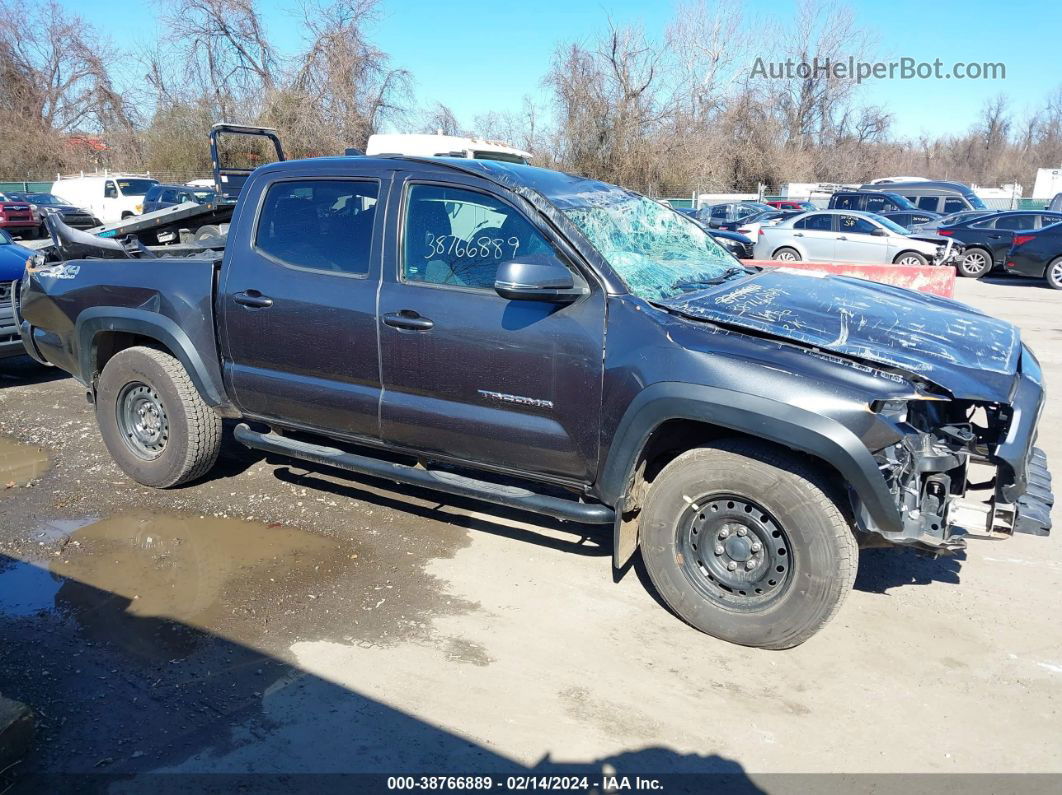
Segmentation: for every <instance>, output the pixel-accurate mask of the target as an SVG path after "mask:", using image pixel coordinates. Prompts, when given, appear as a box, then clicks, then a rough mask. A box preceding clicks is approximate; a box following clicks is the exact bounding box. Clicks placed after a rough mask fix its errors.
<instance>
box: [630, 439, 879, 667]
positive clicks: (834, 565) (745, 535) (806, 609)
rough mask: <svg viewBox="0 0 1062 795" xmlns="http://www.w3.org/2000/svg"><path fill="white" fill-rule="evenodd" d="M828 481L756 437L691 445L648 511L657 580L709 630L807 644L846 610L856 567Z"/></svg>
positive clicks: (644, 537) (768, 642) (727, 636)
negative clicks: (698, 446)
mask: <svg viewBox="0 0 1062 795" xmlns="http://www.w3.org/2000/svg"><path fill="white" fill-rule="evenodd" d="M831 491H832V489H831V488H830V485H829V484H828V483H827V482H826V481H825V480H824V478H823V476H822V475H821V474H820V473H819V472H817V471H815V470H812V469H810V468H808V467H806V466H805V465H804V464H803V463H802V462H800V461H799V460H798V459H796V458H795V457H793V456H790V455H788V454H786V453H784V452H782V451H780V450H777V449H775V448H773V447H771V446H769V445H765V444H762V443H759V442H756V441H749V440H729V441H726V440H724V441H722V442H720V443H717V444H715V445H712V446H710V447H702V448H698V449H695V450H690V451H688V452H686V453H683V454H682V455H680V456H679V457H678V458H676V459H675V460H674V461H672V462H671V463H670V464H668V465H667V466H666V467H664V469H663V470H662V471H661V472H660V474H659V475H658V476H657V477H656V479H655V480H654V482H653V485H652V488H651V489H650V491H649V495H648V498H647V500H646V503H645V508H644V510H643V511H642V518H641V550H642V556H643V558H644V560H645V564H646V569H647V570H648V572H649V576H650V578H651V579H652V581H653V585H655V586H656V588H657V590H658V591H659V592H660V595H661V596H662V597H663V599H664V601H665V602H667V604H668V605H669V606H670V607H671V609H672V610H674V611H675V612H676V613H677V614H678V615H679V616H680V617H681V618H683V619H684V620H685V621H687V622H689V623H690V624H692V625H693V626H694V627H696V628H697V629H699V630H701V631H702V632H706V633H708V634H709V635H714V636H715V637H717V638H721V639H723V640H727V641H731V642H733V643H740V644H742V645H745V646H758V647H761V648H769V649H786V648H790V647H792V646H796V645H798V644H800V643H803V642H804V641H805V640H807V639H808V638H810V637H811V636H812V635H814V634H815V633H816V632H817V631H818V630H819V629H820V628H822V626H823V625H825V624H826V622H827V621H829V620H830V619H831V618H832V617H833V616H834V615H835V614H836V613H837V611H838V610H839V609H840V607H841V604H842V602H843V601H844V598H845V596H846V595H847V594H848V591H849V590H851V587H852V582H853V581H854V579H855V574H856V567H857V565H858V549H857V545H856V540H855V536H854V535H853V533H852V529H851V527H850V525H849V523H848V521H847V520H846V519H845V517H844V515H843V514H842V512H841V510H840V508H839V507H838V504H837V503H836V502H835V501H834V500H833V499H832V498H831V497H830V496H829V495H830V493H831Z"/></svg>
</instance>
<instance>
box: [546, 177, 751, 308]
mask: <svg viewBox="0 0 1062 795" xmlns="http://www.w3.org/2000/svg"><path fill="white" fill-rule="evenodd" d="M595 188H596V189H595V190H592V191H582V192H579V193H569V194H566V195H564V196H563V198H561V197H557V196H551V197H550V199H551V200H552V201H553V203H554V204H555V205H557V206H558V207H559V209H560V210H561V211H562V212H563V213H564V214H565V215H566V216H567V217H568V218H569V219H570V220H571V221H572V222H573V223H574V224H575V225H576V226H577V227H578V229H579V231H580V232H582V233H583V235H585V236H586V238H587V239H588V240H589V241H590V242H591V243H592V244H593V246H594V248H596V249H597V251H598V253H600V254H601V256H602V257H604V258H605V260H607V261H608V264H609V265H611V266H612V269H613V270H615V271H616V273H617V274H618V275H619V276H620V278H622V279H623V281H624V282H625V283H626V285H627V288H628V289H629V290H630V291H631V292H632V293H633V294H634V295H637V296H639V297H640V298H644V299H646V300H649V301H666V300H668V299H670V298H674V297H675V296H677V295H680V294H682V293H686V292H690V291H692V290H703V289H705V288H708V287H712V286H714V285H717V284H721V283H722V282H724V281H728V280H729V279H732V278H738V277H741V276H745V275H748V274H749V273H751V271H750V270H748V269H747V268H745V267H743V266H742V265H741V264H740V263H739V262H738V261H737V260H736V259H734V257H732V256H731V255H730V254H729V253H728V252H727V251H725V250H724V249H723V248H722V247H721V246H720V245H719V244H718V243H716V242H715V240H713V239H712V236H711V235H709V234H708V233H707V232H705V231H704V228H703V227H701V226H700V225H699V224H697V223H695V222H694V221H691V220H690V219H688V218H686V217H685V216H684V215H682V214H681V213H678V212H675V211H674V210H672V209H671V208H670V207H665V206H664V205H662V204H660V203H658V202H655V201H653V200H652V199H647V198H646V197H644V196H639V195H638V194H636V193H631V192H629V191H625V190H623V189H621V188H617V187H614V186H611V185H606V184H604V183H600V182H599V183H595Z"/></svg>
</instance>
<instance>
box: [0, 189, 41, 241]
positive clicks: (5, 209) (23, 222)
mask: <svg viewBox="0 0 1062 795" xmlns="http://www.w3.org/2000/svg"><path fill="white" fill-rule="evenodd" d="M0 230H3V231H5V232H7V233H8V234H11V235H18V236H19V237H33V235H34V233H35V232H36V231H37V218H36V216H35V215H34V213H33V208H32V207H30V203H29V202H27V201H23V200H21V199H16V198H15V197H14V196H11V195H9V194H7V193H0Z"/></svg>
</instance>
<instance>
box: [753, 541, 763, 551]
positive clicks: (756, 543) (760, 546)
mask: <svg viewBox="0 0 1062 795" xmlns="http://www.w3.org/2000/svg"><path fill="white" fill-rule="evenodd" d="M761 549H763V544H761V543H760V542H759V541H753V542H752V551H753V552H759V551H760V550H761Z"/></svg>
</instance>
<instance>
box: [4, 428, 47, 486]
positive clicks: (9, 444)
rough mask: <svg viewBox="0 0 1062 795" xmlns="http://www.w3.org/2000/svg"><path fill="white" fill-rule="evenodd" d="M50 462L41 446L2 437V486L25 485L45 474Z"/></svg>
mask: <svg viewBox="0 0 1062 795" xmlns="http://www.w3.org/2000/svg"><path fill="white" fill-rule="evenodd" d="M50 464H51V462H50V460H49V458H48V454H47V453H46V452H45V451H44V450H42V449H41V448H39V447H34V446H33V445H28V444H22V443H21V442H16V441H15V440H14V439H6V438H4V437H0V488H5V487H6V488H9V489H10V488H14V487H15V486H25V485H26V484H27V483H30V482H31V481H34V480H36V479H37V478H39V477H40V476H41V475H43V474H44V473H45V472H46V471H47V470H48V467H49V466H50Z"/></svg>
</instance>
